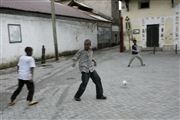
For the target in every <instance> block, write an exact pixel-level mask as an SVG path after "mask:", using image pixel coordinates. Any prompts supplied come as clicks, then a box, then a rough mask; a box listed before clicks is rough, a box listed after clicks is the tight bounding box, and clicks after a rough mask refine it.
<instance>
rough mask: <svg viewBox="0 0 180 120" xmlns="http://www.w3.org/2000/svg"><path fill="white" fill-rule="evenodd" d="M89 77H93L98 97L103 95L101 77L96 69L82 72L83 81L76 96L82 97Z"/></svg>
mask: <svg viewBox="0 0 180 120" xmlns="http://www.w3.org/2000/svg"><path fill="white" fill-rule="evenodd" d="M89 78H91V79H92V81H93V82H94V84H95V85H96V97H101V96H103V88H102V84H101V78H100V77H99V75H98V73H97V72H96V71H95V70H94V71H93V72H89V73H85V72H82V76H81V80H82V83H81V84H80V86H79V89H78V91H77V93H76V94H75V97H76V98H80V97H81V95H82V94H83V93H84V91H85V89H86V86H87V84H88V81H89Z"/></svg>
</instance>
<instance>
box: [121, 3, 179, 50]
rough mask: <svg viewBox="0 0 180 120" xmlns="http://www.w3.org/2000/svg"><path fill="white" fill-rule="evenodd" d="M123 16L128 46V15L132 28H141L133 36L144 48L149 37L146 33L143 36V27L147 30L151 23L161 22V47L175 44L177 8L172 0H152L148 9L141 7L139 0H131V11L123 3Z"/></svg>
mask: <svg viewBox="0 0 180 120" xmlns="http://www.w3.org/2000/svg"><path fill="white" fill-rule="evenodd" d="M179 1H180V0H179ZM122 16H123V18H124V21H123V23H124V27H123V28H124V39H125V46H126V48H128V46H129V42H128V37H127V34H126V29H125V28H126V27H125V17H126V16H128V17H129V18H130V20H131V26H132V29H140V34H133V37H135V38H137V40H138V43H139V45H140V46H142V47H143V48H146V39H147V38H146V34H145V35H144V36H145V37H144V38H143V35H142V29H145V30H146V26H147V25H149V24H159V26H160V28H159V31H160V33H159V45H160V47H161V48H163V47H164V46H165V45H173V44H174V41H173V30H174V16H175V8H172V4H171V0H150V8H146V9H139V6H138V0H131V1H130V3H129V12H127V10H126V8H125V6H124V3H123V9H122ZM143 21H144V22H143ZM143 24H144V26H143ZM161 29H164V31H163V32H161ZM145 33H146V31H145ZM161 34H163V36H161Z"/></svg>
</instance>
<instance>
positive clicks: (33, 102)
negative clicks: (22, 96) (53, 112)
mask: <svg viewBox="0 0 180 120" xmlns="http://www.w3.org/2000/svg"><path fill="white" fill-rule="evenodd" d="M35 104H38V102H37V101H28V105H29V106H31V105H35Z"/></svg>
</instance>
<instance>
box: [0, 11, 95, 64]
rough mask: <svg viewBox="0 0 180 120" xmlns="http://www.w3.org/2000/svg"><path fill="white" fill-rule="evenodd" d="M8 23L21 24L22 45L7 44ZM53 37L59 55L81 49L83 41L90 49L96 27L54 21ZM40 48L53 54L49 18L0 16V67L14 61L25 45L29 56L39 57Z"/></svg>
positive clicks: (88, 24)
mask: <svg viewBox="0 0 180 120" xmlns="http://www.w3.org/2000/svg"><path fill="white" fill-rule="evenodd" d="M8 24H20V25H21V32H22V43H9V36H8V27H7V25H8ZM57 36H58V48H59V53H60V52H63V51H69V50H77V49H79V48H82V47H83V41H84V40H85V39H87V38H88V39H91V40H92V46H93V47H97V24H96V23H87V22H78V21H69V20H66V21H65V20H57ZM42 45H45V48H46V54H49V55H54V41H53V34H52V23H51V20H50V19H47V18H40V17H28V16H19V15H8V14H0V64H2V63H8V62H10V61H14V60H16V59H18V58H19V56H21V55H23V54H24V48H25V47H26V46H32V47H33V49H34V53H33V55H34V56H35V57H41V49H42Z"/></svg>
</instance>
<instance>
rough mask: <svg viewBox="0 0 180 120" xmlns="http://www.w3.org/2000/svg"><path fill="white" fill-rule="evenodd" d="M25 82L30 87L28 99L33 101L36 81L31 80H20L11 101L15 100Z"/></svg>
mask: <svg viewBox="0 0 180 120" xmlns="http://www.w3.org/2000/svg"><path fill="white" fill-rule="evenodd" d="M24 84H26V86H27V89H28V95H27V101H32V99H33V95H34V83H33V81H30V80H20V79H19V80H18V88H17V89H16V90H15V91H14V93H13V94H12V96H11V101H13V100H15V99H16V97H17V96H18V95H19V93H20V92H21V90H22V88H23V86H24Z"/></svg>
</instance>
